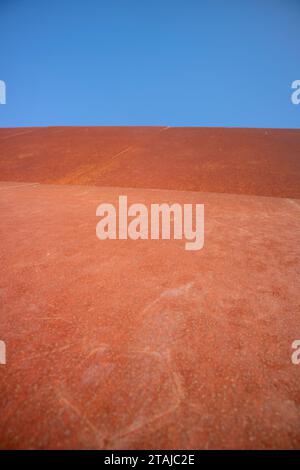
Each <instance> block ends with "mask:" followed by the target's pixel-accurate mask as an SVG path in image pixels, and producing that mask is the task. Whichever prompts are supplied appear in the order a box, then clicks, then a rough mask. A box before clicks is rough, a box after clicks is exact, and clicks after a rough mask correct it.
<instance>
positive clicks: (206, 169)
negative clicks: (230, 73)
mask: <svg viewBox="0 0 300 470" xmlns="http://www.w3.org/2000/svg"><path fill="white" fill-rule="evenodd" d="M0 156H1V158H0V175H1V180H2V181H26V182H40V183H54V184H87V185H97V186H118V187H134V188H136V187H137V188H149V189H150V188H155V189H175V190H183V191H206V192H221V193H232V194H252V195H255V196H276V197H277V196H279V197H291V198H299V197H300V184H299V181H300V158H299V156H300V130H277V129H223V128H215V129H214V128H168V127H167V128H166V127H165V128H163V127H148V128H147V127H116V128H114V127H78V128H64V127H56V128H55V127H52V128H36V129H34V128H33V129H32V128H31V129H30V128H29V129H0Z"/></svg>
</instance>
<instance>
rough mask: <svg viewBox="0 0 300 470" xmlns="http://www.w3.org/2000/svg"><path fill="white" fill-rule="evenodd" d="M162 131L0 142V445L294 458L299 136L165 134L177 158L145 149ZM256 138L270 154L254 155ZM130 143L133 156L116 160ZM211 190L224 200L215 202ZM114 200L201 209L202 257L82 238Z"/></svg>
mask: <svg viewBox="0 0 300 470" xmlns="http://www.w3.org/2000/svg"><path fill="white" fill-rule="evenodd" d="M176 131H177V130H176V129H174V132H176ZM21 132H24V133H23V134H21ZM25 132H26V133H25ZM76 132H80V133H81V132H86V133H87V135H90V133H92V134H94V135H95V134H97V133H98V135H99V140H97V139H96V138H95V140H93V139H89V137H87V138H86V140H85V141H84V140H83V141H82V140H81V138H79V137H78V140H76V139H77V138H76V137H75V136H76ZM168 132H169V130H168V129H167V130H162V129H158V128H152V129H149V130H148V129H146V128H144V129H143V128H141V129H130V128H128V129H126V128H124V129H116V130H115V134H114V130H113V129H112V128H105V129H101V128H100V129H89V130H83V129H80V130H79V131H78V130H77V129H58V128H57V129H41V130H30V132H29V130H27V131H26V130H17V129H15V130H1V132H0V137H1V139H3V140H0V142H1V144H0V149H1V153H0V156H1V158H0V160H1V163H0V165H1V179H2V180H3V181H4V182H2V183H1V184H0V210H1V224H0V231H1V248H0V254H1V265H0V278H1V289H0V295H1V316H0V339H1V340H5V342H6V345H7V364H6V365H5V366H4V365H0V390H1V393H0V410H1V414H0V447H2V448H6V449H7V448H83V449H85V448H109V449H118V448H125V449H128V448H129V449H130V448H133V449H134V448H159V449H163V448H182V449H185V448H250V449H251V448H300V411H299V403H300V366H296V365H293V364H292V363H291V354H292V350H291V344H292V342H293V341H294V340H295V339H300V326H299V312H298V311H299V298H300V296H299V269H300V248H299V233H300V217H299V214H300V200H299V199H297V198H299V194H298V193H297V191H299V173H297V168H298V167H297V165H298V163H297V159H296V156H297V148H299V132H297V131H264V130H258V131H256V130H236V131H234V130H231V129H229V130H228V136H227V137H226V133H227V130H221V129H216V130H215V129H198V130H197V129H181V130H178V132H179V134H180V133H181V140H180V139H179V137H178V139H179V140H178V141H177V144H176V139H175V138H174V141H173V140H172V138H171V135H172V134H171V132H170V133H169V136H170V137H168V139H169V140H167V141H166V142H165V144H163V143H161V144H159V139H162V136H163V135H165V137H166V136H167V135H168ZM172 132H173V130H172ZM214 132H215V133H216V136H217V137H216V139H218V135H219V133H220V135H222V136H223V137H222V139H223V143H224V142H225V141H226V142H227V145H228V147H226V148H227V150H226V151H227V153H226V152H225V151H224V154H223V156H222V152H220V154H218V156H216V154H215V151H213V148H214V149H215V148H216V147H209V146H210V144H209V141H210V140H211V142H212V141H213V137H212V136H213V134H214ZM235 132H236V133H237V135H238V136H240V135H244V136H245V135H246V134H247V135H248V137H249V136H251V135H252V136H253V139H254V140H255V142H256V153H255V152H254V157H253V159H254V162H255V161H256V160H257V161H258V162H259V163H257V165H258V167H259V168H260V170H256V171H254V168H253V173H251V172H250V168H251V158H250V157H251V152H252V149H249V148H248V147H247V146H246V144H245V148H244V155H245V163H244V160H243V159H242V158H241V157H239V152H238V149H239V148H241V146H240V139H237V142H236V145H235V143H234V135H235ZM264 132H268V133H269V134H264ZM17 133H18V134H19V135H16V134H17ZM51 133H52V134H53V135H52V140H51V139H50V138H49V134H51ZM55 133H56V134H55ZM102 133H103V135H105V136H106V137H105V138H104V137H103V140H101V139H102V137H100V136H101V135H102ZM185 133H186V138H184V137H183V136H184V134H185ZM272 133H274V135H273V134H272ZM35 134H43V136H44V137H43V138H40V139H37V137H36V136H35ZM60 134H65V135H69V137H68V139H69V141H70V142H71V143H70V144H69V147H68V145H67V143H66V140H65V138H64V139H62V140H61V141H60V140H59V139H60V138H59V135H60ZM72 134H73V137H71V135H72ZM150 134H151V138H150ZM192 134H194V137H193V138H194V144H193V145H194V147H193V149H192V148H191V147H190V150H189V151H187V150H186V149H187V147H188V145H187V141H188V140H189V139H191V135H192ZM55 135H56V137H55ZM189 135H190V137H187V136H189ZM203 135H207V136H209V135H210V136H211V139H207V141H206V144H205V141H203ZM265 135H266V137H267V138H268V139H269V140H268V142H269V144H268V145H269V146H268V148H269V151H268V150H267V144H266V143H262V144H261V146H260V147H259V145H258V141H260V142H265V141H264V136H265ZM270 135H271V136H272V135H273V139H272V138H271V137H270ZM278 135H279V137H278ZM257 136H260V137H259V138H258V137H257ZM268 136H269V137H268ZM61 138H62V136H61ZM244 138H245V139H246V137H244ZM18 139H20V140H18ZM22 139H23V140H22ZM56 139H57V140H56ZM72 139H73V140H72ZM105 139H106V140H105ZM114 139H115V141H114ZM185 139H186V140H185ZM197 139H198V140H197ZM249 139H250V137H249ZM250 140H251V139H250ZM200 141H201V142H202V146H204V147H205V145H206V147H205V148H206V152H207V153H206V154H205V153H201V148H202V147H201V145H200V144H199V155H200V153H201V158H200V157H199V162H198V165H199V168H201V166H202V167H203V173H204V175H205V176H203V179H202V180H201V181H202V182H201V184H199V179H198V175H201V171H200V169H198V170H197V171H196V169H195V171H193V168H194V167H195V168H196V165H197V163H196V160H197V158H196V157H197V145H198V144H197V142H200ZM8 142H10V144H9V145H8ZM22 142H23V144H22ZM43 142H44V144H43ZM95 142H97V144H95ZM101 142H103V145H102V143H101ZM133 142H134V143H133ZM146 142H147V144H146ZM167 142H169V143H167ZM183 142H186V144H185V145H184V144H183ZM284 143H285V144H284ZM43 145H44V147H43ZM93 145H96V147H97V148H95V149H94V152H95V154H93V160H91V161H93V165H95V166H94V167H93V168H94V170H93V171H90V170H89V171H87V179H85V180H84V179H82V178H83V173H80V169H81V168H82V167H83V166H84V165H85V164H86V165H89V164H90V162H89V163H86V162H87V161H88V157H86V159H85V158H84V148H85V147H86V154H89V155H91V154H92V149H93V148H94V147H93ZM131 145H135V146H136V147H135V153H134V154H130V155H127V157H128V158H125V155H126V152H124V153H123V154H122V158H120V159H119V158H118V157H116V155H117V154H118V153H119V152H122V151H123V150H124V147H125V148H126V146H131ZM159 145H161V146H162V147H161V150H159ZM164 145H165V147H164ZM211 145H212V146H213V144H212V143H211ZM224 145H225V144H224ZM264 145H266V147H264ZM285 145H286V154H285V151H284V147H285ZM55 146H56V147H55ZM151 146H153V154H152V156H153V158H152V159H151V158H150V157H151ZM13 147H14V148H15V151H13ZM200 147H201V148H200ZM55 148H56V151H55ZM76 148H77V150H78V154H77V155H76ZM209 148H211V153H210V152H209V150H208V149H209ZM229 148H230V149H231V153H230V151H229ZM5 149H6V150H5ZM101 149H102V150H101ZM137 149H139V151H138V150H137ZM167 149H169V150H168V151H167ZM271 149H273V150H272V151H271ZM73 151H74V152H75V156H74V159H73V158H72V152H73ZM172 151H173V152H174V162H172V158H171V155H172ZM9 152H11V154H10V153H9ZM22 152H23V153H22ZM97 152H98V156H99V168H100V167H101V168H102V170H103V168H104V166H105V165H108V164H109V161H111V159H112V158H113V157H114V161H115V164H116V163H117V162H118V165H119V166H118V168H119V170H118V171H117V167H114V168H113V169H112V167H113V164H112V161H111V164H112V165H111V166H110V167H109V168H110V169H109V170H107V171H104V170H103V171H102V172H99V171H98V167H97V161H98V160H97V156H96V155H97ZM101 152H102V153H101ZM106 152H107V153H106ZM168 152H169V154H168ZM272 152H274V160H273V164H272V165H271V163H268V162H271V161H272ZM30 153H32V154H33V156H32V157H29V155H28V154H30ZM22 155H23V157H22ZM26 155H27V156H26ZM155 155H156V157H157V158H155ZM159 155H160V158H158V157H159ZM165 155H166V160H165ZM9 156H10V158H9ZM52 156H53V158H54V160H53V161H52ZM206 156H207V158H206ZM230 156H231V157H232V159H231V160H230ZM284 156H286V159H284ZM189 157H190V158H189ZM217 157H218V158H217ZM26 158H29V159H30V158H32V160H29V161H28V162H26ZM91 158H92V157H91ZM184 158H186V166H184ZM214 158H215V159H216V164H215V166H214V165H212V162H213V160H214ZM239 158H241V160H239ZM166 161H168V165H167V163H166ZM207 161H208V162H210V163H209V164H208V163H206V162H207ZM239 161H240V163H239V164H238V162H239ZM29 162H30V163H29ZM254 162H253V166H254V165H255V164H254ZM275 163H276V165H277V168H276V166H275ZM230 165H233V166H234V168H235V170H233V174H231V173H230ZM243 165H245V166H244V167H243ZM268 165H270V167H269V172H268V171H267V170H268ZM167 166H168V169H169V171H168V172H167ZM57 167H58V168H57ZM96 167H97V171H96V169H95V168H96ZM106 168H108V167H106ZM222 168H223V170H224V173H222ZM256 168H257V167H256ZM142 169H143V170H142ZM248 170H249V171H248ZM235 171H236V172H237V173H235ZM114 172H115V173H114ZM197 172H198V173H197ZM167 173H168V176H167ZM183 173H184V174H183ZM114 174H115V177H114V178H115V179H113V175H114ZM237 174H239V175H241V183H240V185H239V186H238V185H237V184H236V183H237V181H239V179H238V178H237ZM70 175H71V177H70ZM72 175H73V176H72ZM74 175H75V176H74ZM122 175H124V180H122ZM138 175H140V177H138ZM213 175H214V176H213ZM222 175H224V177H223V178H222V177H221V176H222ZM247 175H248V177H247ZM270 175H271V176H270ZM280 175H281V176H280ZM250 176H251V177H250ZM263 177H264V178H265V180H266V184H265V187H264V185H263V181H264V180H263ZM72 178H75V179H73V180H72ZM88 178H94V179H93V180H92V181H90V180H89V179H88ZM97 178H98V179H97ZM210 178H211V184H212V187H211V189H210V190H209V189H208V186H209V184H210ZM268 178H269V179H268ZM5 180H6V182H5ZM7 181H9V182H7ZM284 181H289V182H290V183H289V185H288V184H285V183H284ZM297 181H298V185H297V184H296V182H297ZM46 182H48V183H52V184H40V183H46ZM55 182H56V184H53V183H55ZM62 182H64V183H69V184H63V185H62V184H61V183H62ZM75 182H77V185H74V183H75ZM57 183H59V184H57ZM79 183H82V184H85V186H80V185H79ZM90 183H91V184H90ZM121 183H122V184H121ZM197 184H199V186H197V191H190V189H191V188H192V187H193V185H197ZM97 185H99V186H101V187H97ZM106 185H107V186H108V185H111V186H113V187H105V186H106ZM162 185H164V186H165V188H163V187H161V186H162ZM172 185H174V187H175V186H177V188H175V189H178V191H174V190H171V188H172ZM201 185H203V186H205V192H200V190H201V189H202V186H201ZM120 186H122V188H120ZM126 186H131V188H132V189H128V188H127V187H126ZM142 186H144V188H143V187H142ZM145 187H150V188H151V187H152V188H154V189H155V190H153V189H145ZM156 188H158V189H156ZM225 190H226V192H227V193H236V194H220V193H219V194H218V193H217V192H218V191H222V192H224V191H225ZM263 191H265V192H268V191H269V192H272V191H273V193H272V194H273V195H276V196H279V197H258V195H259V196H261V194H262V193H263ZM243 192H245V193H249V194H254V195H244V194H243ZM256 193H257V194H256ZM119 194H127V196H128V199H129V203H130V202H141V203H145V204H147V205H148V204H150V203H151V202H169V203H172V202H179V203H186V202H187V203H204V204H205V246H204V248H203V250H201V251H198V252H188V251H185V250H184V241H178V240H177V241H173V240H171V241H168V240H165V241H151V240H139V241H132V240H122V241H118V240H106V241H100V240H98V239H97V238H96V235H95V228H96V223H97V217H96V216H95V211H96V207H97V206H98V204H100V203H101V202H113V203H116V202H117V198H118V195H119ZM287 195H289V196H290V197H291V198H287V197H286V196H287Z"/></svg>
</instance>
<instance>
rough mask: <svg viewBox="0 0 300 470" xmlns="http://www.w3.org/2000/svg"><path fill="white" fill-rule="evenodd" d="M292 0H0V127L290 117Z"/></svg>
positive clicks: (289, 122)
mask: <svg viewBox="0 0 300 470" xmlns="http://www.w3.org/2000/svg"><path fill="white" fill-rule="evenodd" d="M296 79H300V0H223V1H221V0H219V1H218V0H216V1H213V0H204V1H201V0H148V1H146V0H106V1H102V0H83V1H80V0H43V1H41V0H26V1H25V0H0V80H4V81H5V82H6V86H7V104H6V105H0V127H15V126H47V125H49V126H50V125H164V126H166V125H168V126H230V127H291V128H299V127H300V125H299V124H300V105H298V106H295V105H293V104H292V103H291V98H290V97H291V93H292V91H291V83H292V82H293V81H294V80H296Z"/></svg>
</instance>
